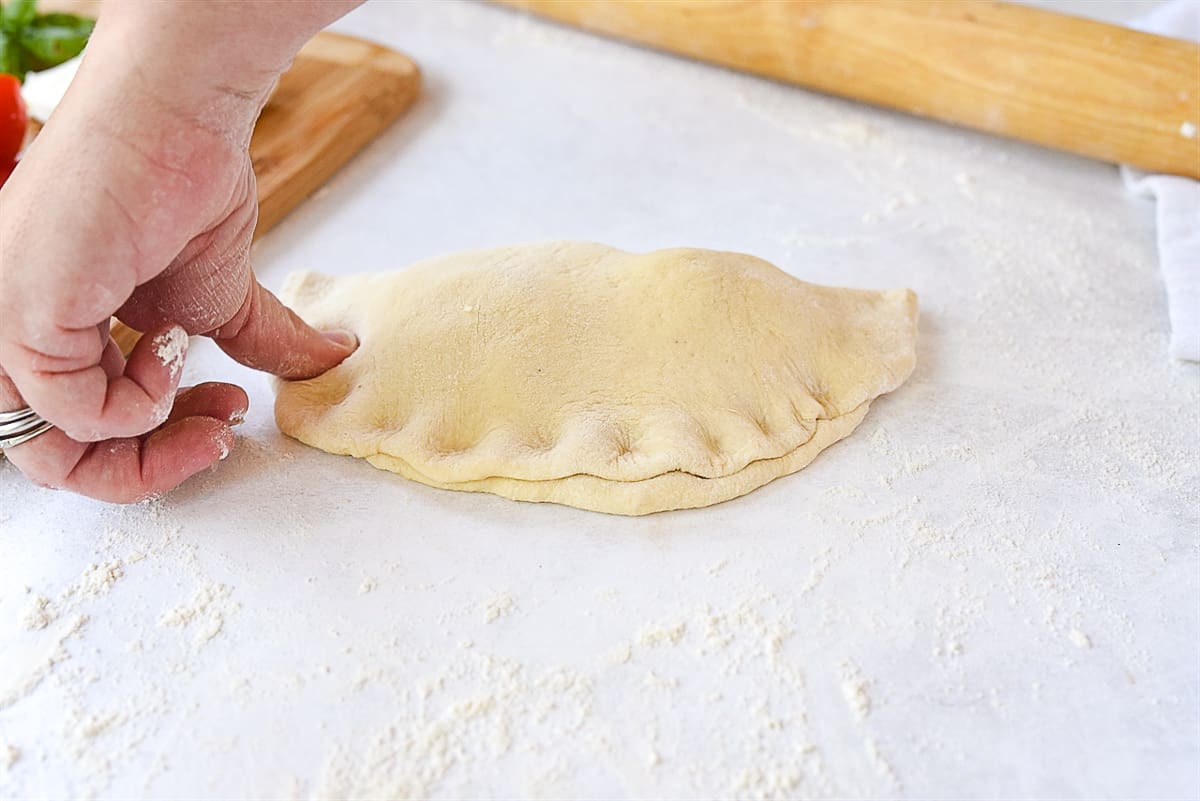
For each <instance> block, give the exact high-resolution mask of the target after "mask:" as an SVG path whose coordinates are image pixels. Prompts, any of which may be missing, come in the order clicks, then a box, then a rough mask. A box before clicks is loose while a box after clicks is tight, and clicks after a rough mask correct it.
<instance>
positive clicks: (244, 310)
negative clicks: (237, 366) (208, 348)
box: [208, 273, 358, 379]
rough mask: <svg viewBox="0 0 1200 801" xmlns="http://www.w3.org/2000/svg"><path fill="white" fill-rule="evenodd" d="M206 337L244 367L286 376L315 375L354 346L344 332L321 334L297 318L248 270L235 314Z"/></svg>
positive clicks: (355, 343)
mask: <svg viewBox="0 0 1200 801" xmlns="http://www.w3.org/2000/svg"><path fill="white" fill-rule="evenodd" d="M208 336H210V337H212V339H213V341H214V342H216V343H217V345H218V346H219V347H220V348H221V350H223V351H225V352H226V353H228V354H229V355H230V356H232V357H233V358H234V359H236V360H237V361H239V362H241V363H242V364H244V365H246V366H247V367H253V368H255V369H256V370H264V371H266V372H268V373H273V374H274V375H277V376H279V377H280V378H287V379H303V378H312V377H314V376H317V375H320V374H321V373H323V372H325V371H326V370H328V369H330V368H331V367H335V366H337V365H338V364H340V363H341V361H342V360H343V359H345V358H346V357H347V356H349V355H350V354H351V353H353V352H354V349H355V348H357V347H358V339H357V338H356V337H355V336H354V334H352V333H350V332H349V331H331V332H327V333H321V332H320V331H317V330H316V329H315V328H313V327H312V326H310V325H309V324H308V323H306V322H304V321H303V320H301V319H300V317H299V315H297V314H296V313H295V312H293V311H292V310H291V309H289V308H288V307H287V306H284V305H283V304H282V303H281V302H280V301H279V298H277V297H275V296H274V295H272V294H271V293H270V292H268V291H267V290H265V289H263V287H262V285H261V284H259V283H258V281H257V279H255V278H254V274H253V273H250V283H249V286H248V287H247V289H246V297H245V300H243V301H242V305H241V307H240V308H239V309H238V311H237V313H236V314H234V316H233V317H232V318H231V319H230V320H229V322H227V323H225V324H224V325H222V326H221V327H220V328H217V329H216V330H214V331H211V332H209V334H208Z"/></svg>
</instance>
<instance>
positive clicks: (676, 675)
mask: <svg viewBox="0 0 1200 801" xmlns="http://www.w3.org/2000/svg"><path fill="white" fill-rule="evenodd" d="M1099 5H1100V4H1084V5H1083V6H1077V5H1073V6H1071V8H1075V9H1077V10H1082V11H1083V12H1085V13H1090V11H1091V9H1093V8H1098V7H1099ZM344 29H345V30H346V31H347V32H349V33H354V34H356V35H368V36H373V37H375V38H377V39H380V40H382V41H384V42H385V43H386V44H388V45H389V46H392V47H398V48H401V49H403V50H405V51H406V52H411V53H412V54H413V56H414V58H415V59H416V60H417V61H418V62H419V63H421V64H422V65H424V66H426V67H427V70H426V74H427V75H429V76H430V91H429V93H428V94H427V96H426V99H425V100H424V101H423V102H419V103H418V104H417V105H416V106H415V107H414V108H413V111H412V113H411V114H410V115H408V116H407V117H406V118H405V119H404V120H403V121H402V122H401V123H400V124H399V125H398V126H395V127H394V128H393V129H392V130H391V131H389V132H388V133H386V134H384V136H383V138H382V139H380V140H378V141H377V143H376V144H375V145H373V146H371V147H369V148H368V149H367V150H365V151H364V152H363V154H362V155H361V156H360V157H359V158H357V159H355V160H354V161H352V162H350V163H349V164H348V165H347V168H346V169H345V170H344V171H343V172H341V173H340V174H339V175H338V176H337V177H335V178H334V179H333V181H332V183H331V184H329V188H328V192H327V193H326V194H324V195H318V196H316V197H314V198H312V199H311V200H310V201H309V202H308V203H306V204H304V205H303V206H301V207H299V208H298V209H297V210H296V211H295V212H293V214H292V215H290V216H289V218H288V219H286V220H284V221H283V223H282V224H281V225H280V227H278V228H276V229H275V230H274V231H273V232H272V233H271V234H270V235H269V236H267V237H264V238H263V239H262V240H260V242H259V244H258V246H257V250H256V253H255V267H256V269H257V270H258V272H259V274H260V276H261V277H262V279H263V280H264V282H266V283H267V285H268V286H270V287H271V288H273V289H277V288H279V287H280V286H281V285H282V284H283V280H284V277H285V276H286V275H287V274H288V273H289V272H293V271H297V270H307V269H313V268H314V267H319V268H320V269H322V270H323V271H325V272H328V273H331V274H335V275H350V274H354V273H358V272H361V271H363V270H364V269H366V268H367V267H368V266H376V265H402V264H411V263H414V262H416V261H419V260H422V259H426V258H428V257H430V256H432V255H435V254H439V253H449V252H453V251H456V250H462V249H467V248H487V247H493V246H495V245H496V244H499V243H505V242H531V241H543V240H546V239H551V238H568V239H570V238H582V237H591V238H596V239H599V240H601V241H605V242H610V243H613V244H615V245H617V246H619V247H621V248H622V249H624V250H628V251H639V252H645V251H652V250H655V249H657V248H661V247H665V246H667V245H670V244H678V243H688V244H691V245H695V246H697V247H706V248H712V249H716V250H740V251H745V252H749V253H754V254H757V255H760V256H761V257H763V258H764V259H766V260H768V261H770V262H771V263H772V264H776V265H778V266H779V267H780V268H782V269H784V270H786V271H788V272H789V273H790V274H792V275H793V276H796V277H798V278H803V279H804V280H807V281H812V282H814V283H819V284H824V285H827V286H852V287H859V288H870V287H912V288H913V289H914V290H915V291H916V292H917V293H918V294H919V295H920V298H921V320H920V324H919V325H920V352H919V357H918V360H917V366H916V369H915V371H914V372H913V374H912V376H911V377H910V378H909V380H908V381H907V382H906V383H905V384H904V386H903V387H901V388H900V389H899V390H897V391H895V392H893V393H891V394H888V395H885V396H883V397H881V398H879V399H877V400H876V401H875V402H874V403H872V405H871V411H870V413H869V414H868V416H867V418H866V419H865V420H864V421H863V423H862V424H861V425H860V426H859V428H858V430H857V431H855V433H854V434H853V435H852V436H850V437H847V438H846V439H844V440H842V441H841V442H840V443H838V444H837V445H836V446H835V447H834V448H833V449H831V450H830V451H829V452H828V453H824V454H822V455H821V456H819V457H818V458H817V459H816V460H814V461H813V463H812V464H810V465H809V466H808V467H806V468H805V469H804V471H803V472H802V473H800V474H798V475H796V476H793V477H790V478H786V479H781V480H779V481H774V482H772V483H770V484H767V485H766V486H763V487H761V488H760V489H758V490H756V491H755V492H752V493H750V494H749V495H746V496H745V497H742V498H737V499H735V500H731V501H728V502H726V503H722V504H719V505H717V506H713V507H709V508H705V509H696V510H688V511H680V512H673V513H670V514H662V515H649V516H645V517H639V518H630V517H617V516H612V515H599V514H586V513H582V512H580V511H578V510H576V509H570V508H566V507H563V506H558V505H554V504H527V503H513V502H511V501H508V500H505V499H503V498H498V497H495V496H492V495H488V494H484V493H451V492H445V491H442V490H437V489H433V488H430V487H425V486H422V485H420V484H415V483H413V482H410V481H404V480H399V479H397V477H396V476H394V475H390V474H388V473H385V472H383V471H380V470H377V469H375V468H373V467H372V466H371V465H369V464H367V463H365V462H363V461H361V460H355V459H346V458H338V457H332V456H330V455H329V454H326V453H322V452H320V451H318V450H315V449H313V448H310V447H308V446H305V445H303V444H301V443H298V442H296V441H295V440H292V439H290V438H288V437H285V436H284V435H282V434H280V433H279V431H278V429H277V427H276V425H275V422H274V419H273V416H272V405H273V400H274V398H273V393H272V390H271V387H270V385H269V382H268V381H267V380H266V379H265V378H264V377H262V376H260V375H258V374H255V373H253V372H252V371H249V370H242V369H240V368H235V367H234V366H232V364H231V362H230V360H229V359H228V358H227V357H225V356H224V355H223V354H221V353H220V352H219V351H218V350H217V349H216V348H214V347H212V346H211V343H209V342H207V341H205V340H197V341H195V342H194V343H193V345H192V348H191V350H190V352H189V354H188V362H187V365H186V366H185V368H184V373H185V374H184V377H183V381H184V382H185V383H189V384H193V383H196V382H199V381H204V380H234V381H238V382H240V383H243V384H244V385H245V386H246V387H247V389H248V390H249V394H250V410H249V413H248V415H247V422H246V423H245V425H243V426H241V427H239V428H238V429H237V430H238V433H239V441H238V442H237V444H236V446H235V447H234V449H233V451H232V453H231V454H230V456H229V458H228V459H227V460H226V461H224V462H222V463H221V465H220V467H219V469H217V470H216V471H214V472H212V473H211V474H208V475H204V476H199V477H197V478H196V479H195V480H193V481H192V482H190V483H189V484H187V485H185V486H184V487H183V488H182V489H181V490H180V491H179V492H178V493H174V494H172V495H170V496H168V497H167V498H164V499H162V500H159V501H156V502H153V503H150V504H144V505H139V506H134V507H129V508H114V507H108V506H104V505H103V504H97V503H92V502H89V501H85V500H81V499H78V498H73V497H70V496H67V495H65V494H63V493H61V492H51V491H49V490H42V489H38V488H35V487H30V486H29V485H28V483H27V482H25V481H24V480H22V479H21V477H20V476H19V475H18V474H17V473H16V471H15V470H14V469H13V468H12V466H11V465H7V464H0V677H2V680H3V684H2V687H0V698H3V699H5V700H6V701H7V703H6V704H4V705H2V708H0V797H4V798H9V797H15V798H29V797H55V798H61V797H70V798H76V797H81V798H86V797H89V796H91V797H96V798H130V797H139V798H140V797H151V796H152V797H183V796H186V797H189V798H193V797H208V798H230V797H238V798H243V797H252V798H272V799H274V798H345V797H358V798H380V797H386V798H396V797H403V796H405V795H407V796H409V797H428V798H435V799H438V798H443V799H444V798H464V797H480V796H487V795H492V796H500V795H503V796H511V797H517V796H519V797H578V796H589V797H605V798H620V797H635V798H651V797H653V798H697V797H704V798H708V797H713V796H717V797H726V798H747V799H751V798H803V797H811V798H831V797H832V798H847V797H872V798H894V797H913V798H930V797H950V796H954V797H960V796H973V797H996V796H1005V797H1027V796H1035V795H1036V796H1052V797H1055V798H1085V797H1086V798H1096V797H1121V798H1139V797H1156V798H1164V797H1165V798H1192V797H1196V796H1198V795H1200V787H1198V786H1197V776H1196V772H1195V765H1196V764H1197V756H1198V753H1200V732H1197V731H1196V727H1195V725H1194V724H1195V714H1196V709H1197V706H1198V705H1200V696H1198V687H1200V677H1198V676H1197V674H1196V671H1195V670H1193V669H1191V666H1193V665H1195V664H1197V663H1198V662H1200V643H1198V642H1197V638H1196V632H1197V631H1200V610H1197V607H1196V603H1195V599H1196V597H1197V595H1198V594H1200V554H1198V553H1197V547H1196V530H1197V523H1198V521H1197V519H1196V516H1197V512H1196V508H1195V498H1197V497H1200V459H1197V458H1196V454H1197V453H1198V452H1200V377H1198V375H1197V372H1196V371H1195V369H1192V370H1185V369H1180V368H1178V367H1177V366H1174V365H1171V364H1170V363H1169V362H1168V361H1167V360H1166V359H1165V358H1164V353H1165V343H1166V337H1167V332H1168V329H1167V321H1166V314H1165V308H1164V304H1163V300H1162V287H1161V285H1160V283H1159V276H1158V268H1157V260H1156V256H1155V252H1154V230H1153V208H1152V207H1151V206H1149V205H1144V204H1142V203H1141V202H1140V201H1138V200H1135V199H1132V198H1130V197H1128V196H1127V195H1126V194H1125V192H1124V190H1123V188H1122V187H1121V185H1120V180H1119V178H1118V177H1117V175H1116V174H1115V171H1114V170H1113V169H1111V168H1107V167H1104V166H1103V165H1097V164H1093V163H1090V162H1086V161H1083V160H1078V159H1072V158H1069V157H1065V156H1059V155H1055V154H1050V153H1045V152H1042V151H1037V150H1034V149H1031V148H1028V147H1024V146H1020V145H1014V144H1011V143H1005V142H999V141H996V140H992V139H989V138H987V137H984V136H979V135H975V134H968V133H963V132H960V131H953V130H949V129H946V128H943V127H940V126H937V125H933V124H928V123H922V122H918V121H915V120H910V119H907V118H903V117H900V116H897V115H892V114H888V113H884V112H878V111H873V110H870V109H865V108H860V107H857V106H854V105H851V104H848V103H843V102H841V101H837V100H833V99H830V98H823V97H817V96H813V95H807V94H804V93H803V92H798V91H795V90H792V89H789V88H787V87H782V86H778V85H775V84H772V83H769V82H766V81H759V80H756V79H753V78H747V77H745V76H739V75H734V74H732V73H729V72H726V71H722V70H714V69H710V68H707V67H704V66H701V65H697V64H691V63H688V62H684V61H676V60H673V59H670V58H666V57H663V56H659V55H656V54H652V53H648V52H644V51H640V50H637V49H635V48H630V47H624V46H621V45H617V44H614V43H612V42H606V41H602V40H599V39H595V38H592V37H588V36H586V35H583V34H578V33H575V32H572V31H567V30H563V29H559V28H555V27H553V26H550V25H546V24H543V23H539V22H537V21H535V20H530V19H526V18H523V17H520V16H517V15H513V14H509V13H506V12H503V11H501V10H497V9H493V8H489V7H487V6H486V5H481V4H459V3H449V4H445V3H434V4H428V5H427V4H418V3H366V4H364V5H363V6H362V7H360V8H359V9H358V10H357V11H355V12H353V14H352V16H351V18H350V19H349V20H347V22H346V24H345V28H344ZM633 154H636V157H635V156H634V155H633ZM117 563H119V564H117ZM93 565H94V566H95V567H92V566H93ZM26 588H28V591H27V590H26ZM42 599H45V603H44V604H43V603H42ZM43 620H45V621H46V624H45V626H44V627H40V628H39V627H38V626H39V625H40V624H41V622H42V621H43ZM26 621H28V624H29V625H30V626H32V627H31V628H30V627H26V625H25V622H26ZM10 699H11V700H10ZM9 749H11V750H9ZM247 754H252V755H253V758H251V759H247V758H246V755H247Z"/></svg>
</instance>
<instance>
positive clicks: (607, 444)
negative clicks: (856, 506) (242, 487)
mask: <svg viewBox="0 0 1200 801" xmlns="http://www.w3.org/2000/svg"><path fill="white" fill-rule="evenodd" d="M282 297H283V299H284V301H285V302H287V303H289V304H290V305H292V306H293V308H295V309H296V310H297V311H298V312H299V313H300V314H301V316H303V317H304V318H305V319H307V320H308V322H309V323H310V324H312V325H314V326H316V327H317V328H321V329H332V328H341V329H345V330H349V331H353V332H354V333H355V334H356V335H357V336H358V338H359V341H360V343H361V344H360V346H359V349H358V350H357V351H356V352H355V353H354V354H353V355H352V356H351V357H350V358H348V359H346V361H345V362H343V363H342V364H340V365H338V366H337V367H336V368H334V369H332V370H330V371H329V372H327V373H325V374H324V375H321V376H318V377H316V378H313V379H309V380H307V381H295V382H280V384H279V397H278V399H277V400H276V406H275V416H276V419H277V421H278V422H279V426H280V429H281V430H282V431H283V432H284V433H285V434H290V435H291V436H294V437H296V438H297V439H299V440H301V441H302V442H306V443H308V444H310V445H314V446H316V447H318V448H321V449H323V450H327V451H330V452H331V453H339V454H348V455H350V456H358V457H361V458H365V459H366V460H367V461H369V462H371V463H372V464H374V465H376V466H377V467H382V468H384V469H385V470H391V471H392V472H395V473H399V474H400V475H402V476H405V477H407V478H411V479H414V480H416V481H420V482H421V483H423V484H429V485H431V486H435V487H442V488H444V489H458V490H467V491H479V492H492V493H495V494H497V495H503V496H505V497H508V498H514V499H517V500H530V501H554V502H557V503H564V504H567V505H570V506H578V507H581V508H584V509H593V510H596V511H601V512H614V513H618V514H635V515H636V514H648V513H650V512H659V511H664V510H669V509H685V508H690V507H696V506H709V505H711V504H714V503H719V502H721V501H724V500H728V499H729V498H734V497H737V496H739V495H744V494H745V493H747V492H750V491H751V490H753V489H756V488H757V487H759V486H761V485H763V484H765V483H767V482H769V481H771V480H773V479H775V478H778V477H779V476H781V475H785V474H787V473H791V472H795V471H796V470H799V469H801V468H803V467H804V466H805V465H807V464H808V463H809V462H811V461H812V460H813V459H814V458H815V457H816V455H817V454H818V453H820V451H821V450H822V449H824V448H826V447H828V446H829V445H831V444H833V443H834V442H836V441H837V440H839V439H841V438H842V437H844V436H846V435H847V434H849V433H850V432H851V431H853V430H854V428H855V426H857V425H858V423H859V421H861V420H862V418H863V416H864V415H865V414H866V412H867V408H868V407H869V406H870V403H871V401H872V400H874V399H875V398H876V397H878V396H879V395H880V394H882V393H884V392H889V391H891V390H893V389H895V388H896V387H897V386H899V384H900V383H901V382H903V381H904V379H906V378H908V376H909V374H910V373H911V372H912V369H913V364H914V359H915V347H916V335H917V304H916V298H915V296H914V295H913V293H912V292H909V291H906V290H894V291H890V292H872V291H865V290H852V289H836V288H831V287H822V286H816V285H813V284H807V283H804V282H803V281H797V280H796V279H794V278H792V277H791V276H789V275H788V274H787V273H785V272H783V271H782V270H779V269H777V268H776V267H773V266H772V265H770V264H768V263H767V262H765V261H763V260H761V259H756V258H754V257H752V256H746V255H743V254H738V253H720V252H715V251H708V250H696V249H688V248H679V249H675V250H663V251H656V252H653V253H645V254H633V253H625V252H623V251H620V250H617V249H615V248H610V247H606V246H604V245H598V244H595V243H591V242H550V243H544V244H539V245H524V246H518V247H508V248H499V249H495V250H487V251H476V252H470V253H461V254H456V255H453V256H446V257H442V258H438V259H431V260H429V261H426V262H422V263H421V264H417V265H414V266H412V267H410V268H408V269H405V270H401V271H398V272H395V273H384V274H368V275H359V276H353V277H349V278H331V277H327V276H323V275H320V274H316V273H298V274H295V275H293V276H291V278H290V279H289V281H288V282H287V284H286V285H285V287H284V290H283V294H282Z"/></svg>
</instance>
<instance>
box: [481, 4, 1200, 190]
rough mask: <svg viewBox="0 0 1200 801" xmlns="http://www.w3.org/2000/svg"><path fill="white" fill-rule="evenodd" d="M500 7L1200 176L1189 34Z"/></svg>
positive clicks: (962, 17) (931, 17)
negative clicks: (1184, 37)
mask: <svg viewBox="0 0 1200 801" xmlns="http://www.w3.org/2000/svg"><path fill="white" fill-rule="evenodd" d="M495 2H499V3H501V4H502V5H507V6H512V7H515V8H519V9H524V10H527V11H531V12H534V13H536V14H539V15H541V16H544V17H548V18H550V19H553V20H557V21H559V22H562V23H565V24H568V25H572V26H576V27H580V28H584V29H587V30H590V31H595V32H597V33H603V34H607V35H610V36H616V37H620V38H622V39H628V40H631V41H634V42H638V43H641V44H645V45H649V46H651V47H655V48H658V49H662V50H666V51H669V52H672V53H677V54H680V55H684V56H690V57H692V58H696V59H700V60H702V61H709V62H713V63H716V64H722V65H725V66H728V67H733V68H735V69H739V70H745V71H747V72H752V73H756V74H759V75H764V76H767V77H770V78H776V79H779V80H783V81H788V82H791V83H795V84H799V85H801V86H805V87H808V88H811V89H816V90H819V91H822V92H828V93H830V94H835V95H841V96H844V97H849V98H853V99H855V100H861V101H864V102H867V103H872V104H876V105H881V106H887V107H889V108H895V109H899V110H901V111H906V112H909V113H912V114H916V115H919V116H922V117H930V118H933V119H938V120H943V121H945V122H950V123H954V124H957V125H964V126H967V127H969V128H975V129H978V130H982V131H988V132H990V133H995V134H999V135H1002V136H1007V137H1013V138H1016V139H1023V140H1026V141H1030V142H1035V143H1037V144H1040V145H1045V146H1048V147H1052V148H1057V149H1060V150H1066V151H1070V152H1073V153H1078V154H1081V155H1085V156H1090V157H1092V158H1096V159H1100V160H1103V161H1109V162H1114V163H1124V164H1132V165H1135V166H1138V167H1141V168H1143V169H1146V170H1150V171H1152V172H1167V173H1175V174H1179V175H1187V176H1190V177H1192V178H1200V138H1196V130H1197V129H1200V46H1198V45H1196V44H1193V43H1191V42H1185V41H1183V40H1179V39H1170V38H1166V37H1162V36H1153V35H1151V34H1147V33H1140V32H1138V31H1133V30H1130V29H1128V28H1122V27H1118V26H1114V25H1106V24H1103V23H1100V22H1093V21H1091V20H1086V19H1081V18H1078V17H1071V16H1067V15H1063V14H1055V13H1052V12H1049V11H1043V10H1040V9H1036V8H1030V7H1027V6H1020V5H1016V4H1010V3H1001V2H987V1H986V0H870V2H865V1H856V0H631V1H630V2H607V1H606V0H495ZM1189 133H1190V134H1191V136H1188V134H1189Z"/></svg>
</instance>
